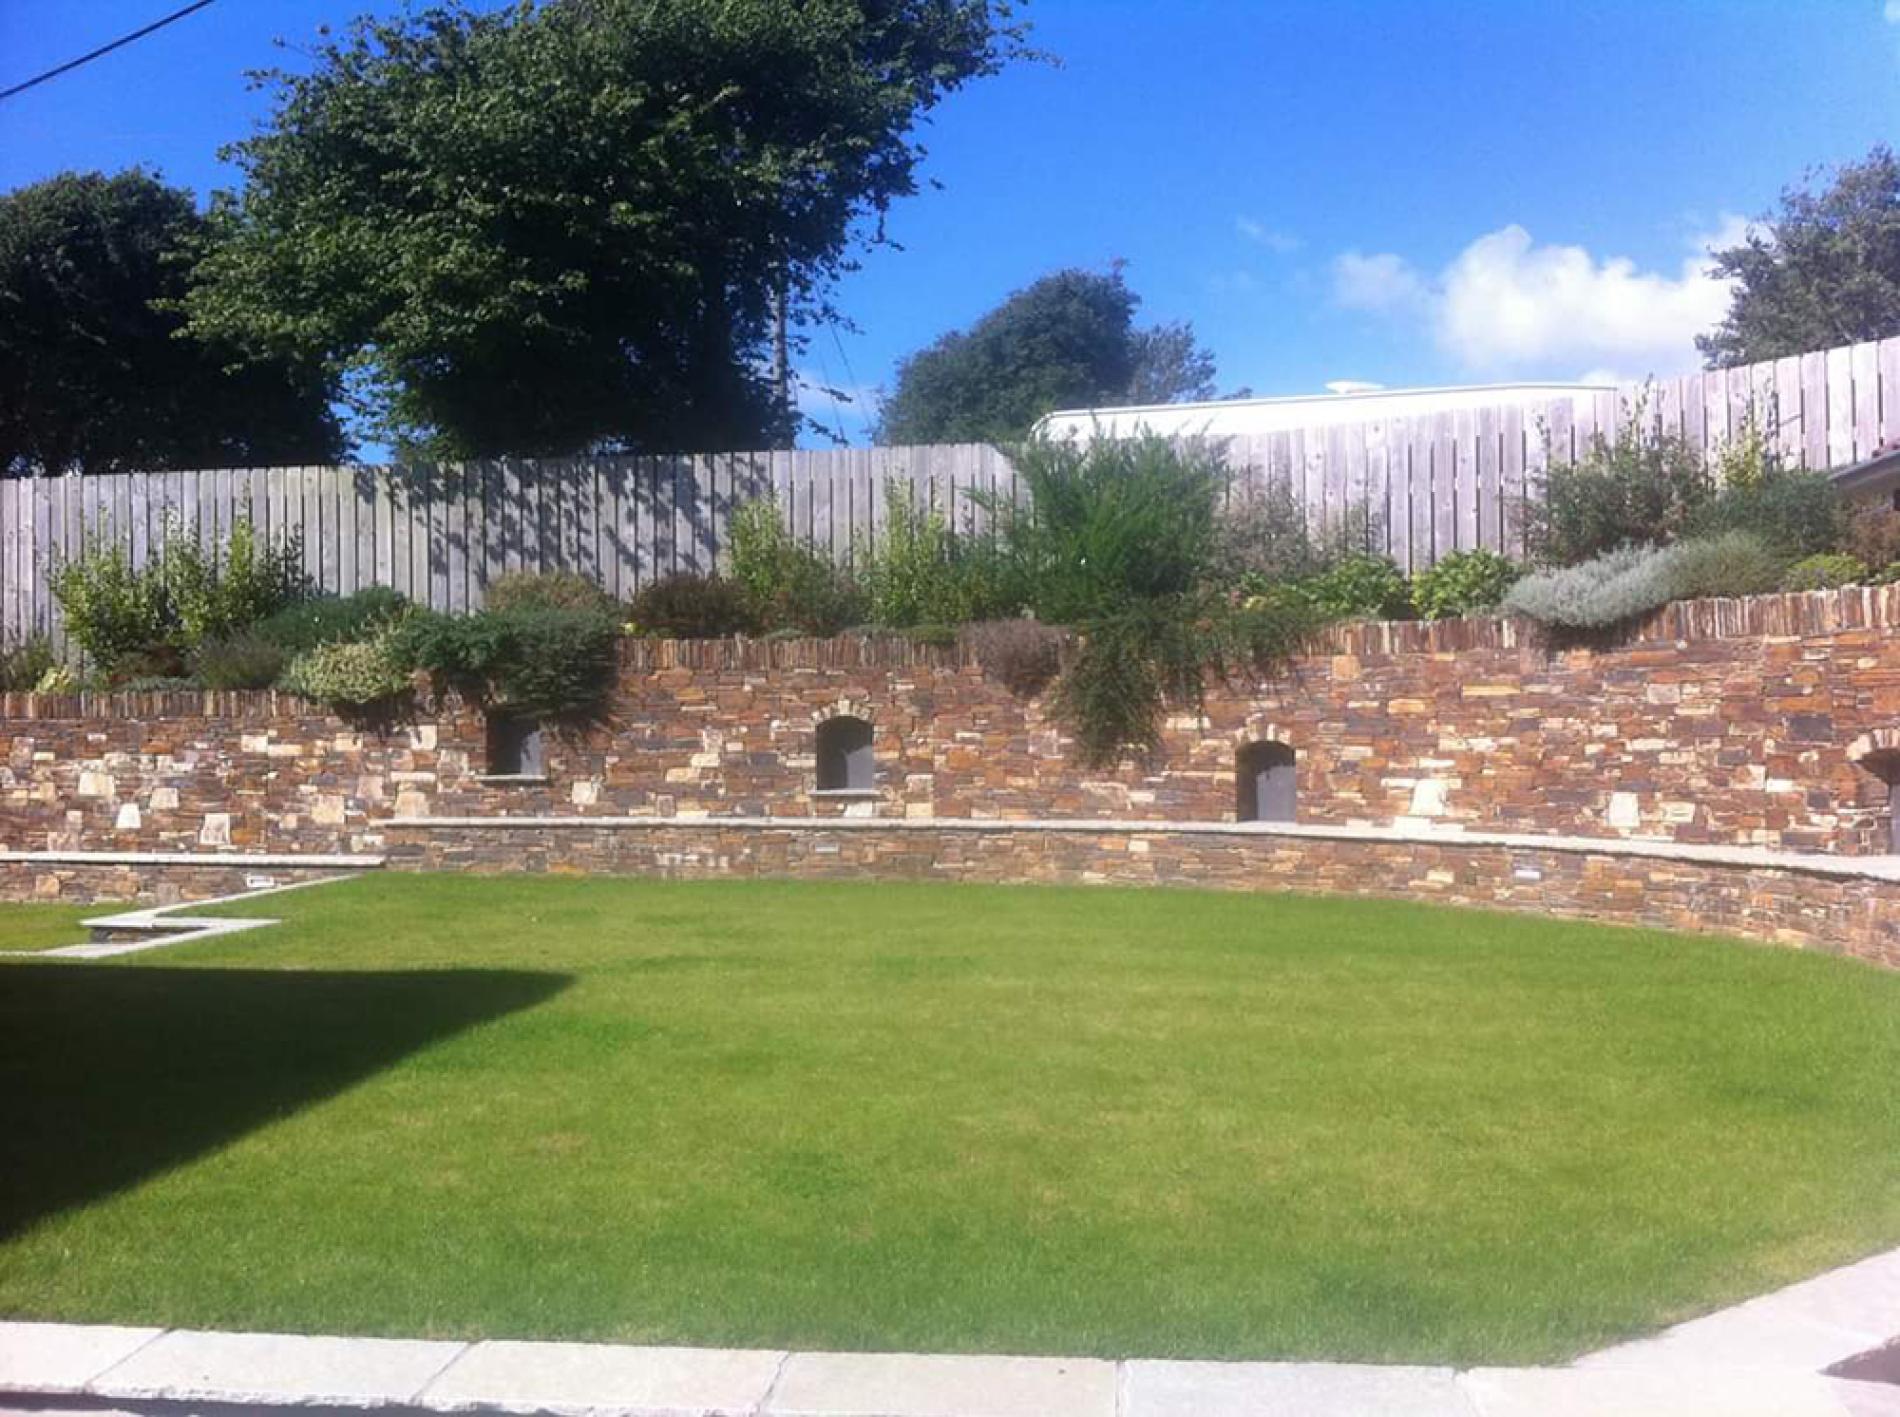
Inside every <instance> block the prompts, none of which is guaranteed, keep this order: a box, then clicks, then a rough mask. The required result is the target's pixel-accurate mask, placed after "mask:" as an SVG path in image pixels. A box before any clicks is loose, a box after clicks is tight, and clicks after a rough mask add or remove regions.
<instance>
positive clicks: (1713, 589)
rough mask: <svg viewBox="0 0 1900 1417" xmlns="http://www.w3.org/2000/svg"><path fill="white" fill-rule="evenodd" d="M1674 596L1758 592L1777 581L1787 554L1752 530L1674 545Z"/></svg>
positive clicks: (1725, 533)
mask: <svg viewBox="0 0 1900 1417" xmlns="http://www.w3.org/2000/svg"><path fill="white" fill-rule="evenodd" d="M1672 565H1673V566H1674V572H1673V575H1674V585H1673V591H1674V598H1675V599H1677V600H1695V599H1708V598H1711V597H1718V596H1727V597H1734V596H1742V595H1760V594H1761V593H1762V592H1763V591H1770V590H1774V589H1775V588H1776V587H1778V586H1779V585H1780V584H1781V577H1782V573H1783V571H1784V570H1785V569H1786V567H1787V558H1786V557H1784V556H1782V555H1780V554H1779V553H1778V552H1777V551H1776V550H1775V549H1774V548H1773V547H1772V546H1769V545H1768V544H1767V543H1765V542H1764V541H1763V540H1762V539H1761V538H1760V537H1759V536H1756V535H1755V534H1754V533H1753V532H1747V531H1727V532H1723V533H1722V534H1721V535H1719V536H1704V537H1698V538H1696V539H1695V540H1692V541H1685V542H1682V543H1681V544H1680V545H1678V546H1677V547H1676V554H1675V557H1674V560H1673V562H1672Z"/></svg>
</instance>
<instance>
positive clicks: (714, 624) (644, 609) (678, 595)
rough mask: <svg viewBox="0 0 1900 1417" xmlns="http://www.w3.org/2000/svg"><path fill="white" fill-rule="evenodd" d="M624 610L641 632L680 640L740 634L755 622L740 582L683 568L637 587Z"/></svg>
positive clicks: (751, 628) (754, 624)
mask: <svg viewBox="0 0 1900 1417" xmlns="http://www.w3.org/2000/svg"><path fill="white" fill-rule="evenodd" d="M628 613H629V615H630V616H631V617H632V620H633V623H634V625H635V626H636V627H637V628H638V629H640V630H641V631H642V632H643V633H646V634H653V635H665V636H668V637H670V638H672V639H680V640H710V639H718V638H720V637H721V636H725V635H743V634H748V633H750V632H751V631H752V630H753V629H754V628H756V626H757V621H756V620H755V618H754V616H753V613H752V602H751V598H750V597H748V596H747V595H746V592H745V587H744V586H742V585H740V584H739V583H738V582H737V581H729V580H727V579H725V578H724V577H723V576H698V575H693V574H691V573H690V572H685V571H682V572H680V573H679V574H677V575H671V576H666V577H664V578H663V579H661V580H657V581H655V582H654V583H653V584H652V585H650V586H647V587H646V588H645V589H643V590H641V592H640V593H639V594H638V595H636V596H634V598H633V603H632V605H631V606H630V607H629V608H628Z"/></svg>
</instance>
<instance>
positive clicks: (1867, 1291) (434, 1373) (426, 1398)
mask: <svg viewBox="0 0 1900 1417" xmlns="http://www.w3.org/2000/svg"><path fill="white" fill-rule="evenodd" d="M1895 1331H1900V1250H1890V1251H1888V1252H1886V1253H1884V1254H1878V1255H1874V1256H1872V1257H1870V1258H1868V1259H1864V1260H1860V1261H1858V1262H1856V1263H1854V1264H1849V1265H1845V1266H1843V1267H1841V1268H1839V1269H1835V1270H1831V1271H1829V1272H1828V1273H1825V1274H1822V1275H1817V1276H1816V1277H1814V1278H1812V1279H1808V1280H1803V1281H1802V1282H1800V1283H1798V1284H1793V1285H1790V1286H1788V1287H1787V1288H1785V1289H1780V1290H1776V1291H1775V1292H1773V1293H1770V1294H1766V1295H1763V1296H1761V1297H1759V1298H1756V1299H1751V1300H1749V1301H1747V1302H1746V1303H1743V1304H1738V1305H1736V1306H1734V1307H1733V1308H1729V1309H1724V1310H1721V1311H1719V1312H1717V1313H1713V1314H1709V1315H1706V1316H1705V1317H1703V1318H1700V1319H1693V1320H1691V1321H1689V1322H1688V1323H1686V1324H1681V1325H1678V1326H1677V1327H1675V1328H1672V1329H1669V1330H1667V1331H1665V1332H1664V1333H1662V1334H1659V1335H1657V1336H1656V1337H1654V1338H1650V1339H1643V1340H1639V1341H1637V1342H1635V1343H1632V1344H1625V1345H1621V1346H1619V1347H1615V1348H1608V1349H1604V1350H1602V1351H1601V1352H1599V1353H1595V1354H1590V1355H1587V1356H1585V1357H1583V1358H1580V1359H1578V1360H1577V1362H1576V1363H1575V1364H1573V1365H1571V1366H1568V1367H1547V1368H1483V1367H1480V1368H1468V1369H1463V1370H1460V1369H1456V1368H1452V1367H1449V1366H1443V1365H1440V1366H1404V1365H1379V1364H1369V1363H1318V1362H1216V1361H1196V1360H1163V1359H1120V1360H1117V1359H1104V1358H1059V1357H1018V1356H1005V1355H987V1354H914V1353H824V1352H791V1351H787V1350H783V1349H718V1348H659V1347H639V1346H632V1345H623V1344H606V1343H567V1342H559V1341H550V1342H518V1341H513V1340H507V1339H482V1340H475V1341H467V1340H411V1339H396V1338H342V1337H328V1336H308V1335H295V1334H270V1333H219V1332H201V1331H192V1330H183V1329H163V1328H156V1327H149V1328H134V1327H123V1326H116V1325H105V1324H98V1325H90V1324H60V1323H40V1322H28V1321H21V1322H5V1321H0V1393H5V1394H27V1395H31V1396H39V1397H47V1396H52V1397H63V1398H69V1399H71V1398H79V1399H86V1400H90V1401H94V1402H100V1401H103V1402H106V1403H111V1402H114V1401H119V1402H141V1403H143V1402H197V1403H218V1404H246V1405H255V1406H265V1407H285V1408H292V1407H310V1406H325V1407H361V1408H369V1407H401V1408H406V1409H409V1410H413V1411H419V1412H431V1413H445V1414H446V1413H461V1412H471V1411H481V1412H503V1413H522V1414H528V1413H550V1414H558V1415H559V1417H629V1414H642V1413H645V1414H660V1413H666V1414H672V1417H678V1414H682V1413H689V1412H690V1413H710V1412H720V1413H737V1414H755V1417H1044V1414H1052V1413H1059V1414H1067V1417H1260V1414H1265V1413H1278V1412H1286V1413H1295V1412H1297V1413H1300V1414H1302V1417H1347V1414H1355V1417H1358V1415H1359V1414H1365V1413H1369V1412H1378V1413H1402V1414H1406V1415H1407V1417H1532V1414H1549V1413H1553V1412H1559V1411H1561V1412H1563V1413H1566V1414H1593V1415H1594V1414H1604V1415H1605V1417H1608V1414H1615V1415H1616V1417H1660V1414H1665V1413H1667V1414H1672V1415H1673V1414H1679V1413H1689V1412H1721V1413H1723V1414H1725V1417H1850V1414H1857V1413H1864V1412H1870V1411H1884V1410H1887V1409H1885V1408H1878V1407H1875V1406H1871V1405H1868V1404H1870V1403H1872V1402H1873V1401H1874V1400H1875V1399H1877V1398H1882V1397H1883V1396H1884V1389H1882V1388H1881V1387H1880V1385H1877V1384H1868V1383H1861V1382H1854V1381H1849V1380H1843V1379H1838V1378H1831V1377H1829V1376H1827V1375H1826V1374H1825V1373H1824V1372H1822V1371H1821V1369H1823V1368H1825V1367H1827V1366H1829V1365H1832V1364H1835V1363H1838V1362H1840V1361H1841V1360H1842V1359H1844V1358H1848V1357H1852V1356H1854V1355H1856V1354H1858V1353H1860V1352H1864V1351H1865V1350H1866V1349H1867V1348H1868V1347H1869V1346H1870V1344H1877V1343H1878V1342H1880V1336H1881V1335H1883V1334H1890V1333H1893V1332H1895Z"/></svg>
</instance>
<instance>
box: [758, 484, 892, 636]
mask: <svg viewBox="0 0 1900 1417" xmlns="http://www.w3.org/2000/svg"><path fill="white" fill-rule="evenodd" d="M731 534H732V578H733V579H734V580H736V581H738V582H739V584H740V585H742V586H743V587H745V592H746V595H747V596H748V598H749V599H750V600H751V602H752V612H753V615H754V617H755V618H756V619H757V621H758V623H759V624H760V625H762V626H763V627H764V628H765V629H767V630H798V631H802V632H803V633H805V634H810V635H834V634H836V633H837V632H838V631H840V630H842V629H844V628H845V626H847V625H852V624H856V623H857V622H858V621H860V620H862V619H863V618H864V617H863V615H862V614H861V613H860V612H861V610H862V606H863V600H862V598H861V597H860V596H859V594H858V592H857V588H856V587H855V586H853V585H852V583H851V579H850V577H849V576H847V575H845V574H844V572H842V571H840V570H839V569H838V568H837V567H836V566H834V565H832V564H831V562H829V561H827V560H826V559H825V558H824V557H823V556H821V555H819V554H818V552H817V551H816V550H814V549H813V548H812V547H810V546H809V545H807V544H805V543H804V542H802V541H800V540H798V539H797V538H796V537H794V536H793V535H792V533H791V532H790V531H788V530H786V527H785V522H784V519H783V518H782V517H781V516H780V515H779V509H778V503H777V502H776V501H774V500H773V499H772V498H770V497H765V498H760V499H758V500H756V501H752V502H748V503H746V504H745V505H744V506H742V507H740V508H739V509H738V511H736V512H734V513H733V516H732V530H731Z"/></svg>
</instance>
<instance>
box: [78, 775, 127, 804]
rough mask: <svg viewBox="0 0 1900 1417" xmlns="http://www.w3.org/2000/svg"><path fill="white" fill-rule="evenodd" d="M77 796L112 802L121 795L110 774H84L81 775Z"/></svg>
mask: <svg viewBox="0 0 1900 1417" xmlns="http://www.w3.org/2000/svg"><path fill="white" fill-rule="evenodd" d="M77 795H79V796H81V797H104V798H106V799H108V800H110V799H112V798H114V797H117V796H118V795H119V789H118V784H116V783H115V782H113V780H112V774H111V773H109V772H82V773H80V774H79V787H78V790H77Z"/></svg>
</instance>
